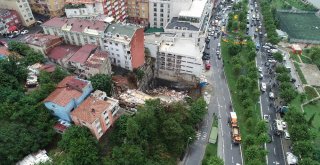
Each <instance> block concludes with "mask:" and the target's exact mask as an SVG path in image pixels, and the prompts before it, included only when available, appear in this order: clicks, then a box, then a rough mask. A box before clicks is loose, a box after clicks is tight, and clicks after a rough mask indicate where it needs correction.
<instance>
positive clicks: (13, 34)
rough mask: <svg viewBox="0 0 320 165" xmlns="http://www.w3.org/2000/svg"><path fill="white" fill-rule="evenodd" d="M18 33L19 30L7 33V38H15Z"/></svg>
mask: <svg viewBox="0 0 320 165" xmlns="http://www.w3.org/2000/svg"><path fill="white" fill-rule="evenodd" d="M18 35H19V32H18V31H14V32H12V33H11V34H10V35H9V38H16V37H18Z"/></svg>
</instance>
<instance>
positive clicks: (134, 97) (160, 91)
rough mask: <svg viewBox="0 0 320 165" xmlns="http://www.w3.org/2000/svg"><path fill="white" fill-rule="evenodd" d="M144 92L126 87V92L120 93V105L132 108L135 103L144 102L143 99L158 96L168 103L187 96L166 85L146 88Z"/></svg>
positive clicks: (141, 103) (140, 103)
mask: <svg viewBox="0 0 320 165" xmlns="http://www.w3.org/2000/svg"><path fill="white" fill-rule="evenodd" d="M146 93H147V94H146ZM146 93H144V92H141V91H139V90H136V89H132V90H130V89H128V90H127V91H126V92H124V93H121V94H120V96H119V100H120V102H121V104H122V105H125V106H126V107H131V108H132V107H135V106H137V105H143V104H145V101H146V100H149V99H157V98H159V99H160V100H161V101H162V102H164V103H167V104H169V103H172V102H178V101H182V100H184V98H185V97H187V94H186V93H185V92H176V91H175V90H168V89H167V88H166V87H164V88H157V89H153V90H147V91H146Z"/></svg>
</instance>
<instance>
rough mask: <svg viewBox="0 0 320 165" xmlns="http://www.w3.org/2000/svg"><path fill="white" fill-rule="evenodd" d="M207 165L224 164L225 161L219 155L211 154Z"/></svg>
mask: <svg viewBox="0 0 320 165" xmlns="http://www.w3.org/2000/svg"><path fill="white" fill-rule="evenodd" d="M205 165H224V162H223V160H222V159H220V158H219V157H217V156H211V157H210V158H209V160H208V161H207V162H206V163H205Z"/></svg>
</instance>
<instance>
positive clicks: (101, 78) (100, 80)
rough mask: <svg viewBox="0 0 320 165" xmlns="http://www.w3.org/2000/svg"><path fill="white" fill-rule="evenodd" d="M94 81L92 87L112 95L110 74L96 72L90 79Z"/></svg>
mask: <svg viewBox="0 0 320 165" xmlns="http://www.w3.org/2000/svg"><path fill="white" fill-rule="evenodd" d="M89 80H90V81H91V83H92V87H93V89H95V90H101V91H104V92H106V93H107V95H108V96H111V90H112V80H111V77H110V76H109V75H105V74H96V75H94V76H92V77H91V78H90V79H89Z"/></svg>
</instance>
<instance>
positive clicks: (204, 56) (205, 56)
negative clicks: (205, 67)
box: [202, 55, 210, 60]
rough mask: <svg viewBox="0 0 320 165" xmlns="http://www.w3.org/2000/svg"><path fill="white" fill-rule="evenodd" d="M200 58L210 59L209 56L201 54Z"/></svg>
mask: <svg viewBox="0 0 320 165" xmlns="http://www.w3.org/2000/svg"><path fill="white" fill-rule="evenodd" d="M202 60H210V56H209V55H203V56H202Z"/></svg>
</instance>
